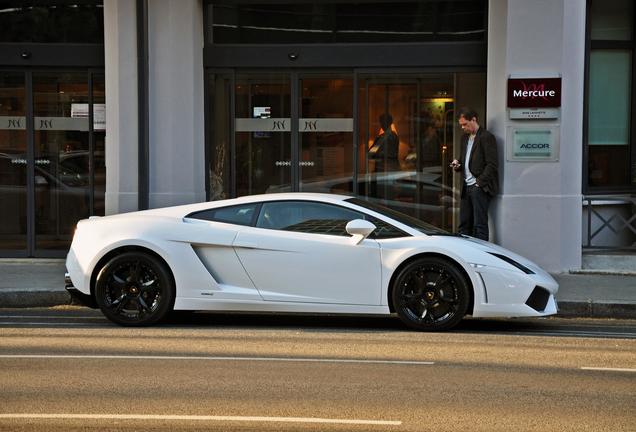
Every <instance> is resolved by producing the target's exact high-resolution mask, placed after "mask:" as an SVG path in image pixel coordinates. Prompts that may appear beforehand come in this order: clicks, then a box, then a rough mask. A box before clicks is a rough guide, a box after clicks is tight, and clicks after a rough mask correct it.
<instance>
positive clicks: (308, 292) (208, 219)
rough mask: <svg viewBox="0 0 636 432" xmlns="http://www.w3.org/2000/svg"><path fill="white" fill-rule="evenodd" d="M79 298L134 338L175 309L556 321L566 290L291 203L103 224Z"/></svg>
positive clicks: (525, 268) (435, 234) (74, 287)
mask: <svg viewBox="0 0 636 432" xmlns="http://www.w3.org/2000/svg"><path fill="white" fill-rule="evenodd" d="M66 267H67V270H68V273H67V277H66V285H67V289H68V290H69V292H71V294H72V295H74V296H76V297H79V298H80V299H83V300H84V302H85V303H86V304H92V305H93V306H98V307H99V308H101V310H102V311H103V313H104V315H106V317H108V318H109V319H110V320H112V321H114V322H116V323H119V324H123V325H133V326H140V325H149V324H153V323H155V322H157V321H159V320H161V319H162V318H164V317H165V316H166V315H167V314H168V313H169V312H170V311H172V310H206V311H267V312H305V313H346V314H357V313H359V314H391V313H397V315H398V316H399V317H400V319H401V320H402V321H403V322H404V323H405V324H407V325H408V326H410V327H412V328H415V329H418V330H443V329H448V328H451V327H453V326H454V325H456V324H457V323H458V322H459V321H460V320H461V319H462V317H463V316H464V315H466V314H470V315H472V316H474V317H513V316H515V317H539V316H546V315H552V314H555V313H556V312H557V305H556V301H555V298H554V295H555V293H556V292H557V289H558V284H557V283H556V282H555V281H554V279H553V278H552V277H551V276H550V275H549V274H548V273H546V272H545V271H543V270H542V269H541V268H539V267H538V266H537V265H535V264H533V263H532V262H530V261H528V260H527V259H525V258H523V257H520V256H519V255H516V254H514V253H512V252H510V251H508V250H506V249H503V248H501V247H498V246H496V245H494V244H491V243H488V242H485V241H481V240H477V239H474V238H471V237H466V236H459V235H453V234H449V233H447V232H445V231H442V230H440V229H438V228H436V227H434V226H432V225H429V224H426V223H424V222H422V221H420V220H418V219H414V218H411V217H409V216H406V215H403V214H401V213H398V212H395V211H393V210H389V209H387V208H384V207H381V206H378V205H376V204H372V203H370V202H368V201H365V200H363V199H360V198H352V197H347V196H343V195H331V194H312V193H281V194H267V195H259V196H248V197H242V198H236V199H229V200H223V201H214V202H205V203H199V204H191V205H184V206H178V207H169V208H162V209H155V210H147V211H139V212H134V213H127V214H120V215H115V216H107V217H93V218H91V219H88V220H82V221H80V222H79V223H78V225H77V229H76V231H75V236H74V238H73V244H72V245H71V250H70V252H69V254H68V257H67V259H66Z"/></svg>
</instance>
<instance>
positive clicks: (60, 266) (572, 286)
mask: <svg viewBox="0 0 636 432" xmlns="http://www.w3.org/2000/svg"><path fill="white" fill-rule="evenodd" d="M64 272H65V268H64V260H62V259H0V275H1V276H0V307H38V306H56V305H62V304H70V302H71V299H70V296H69V295H68V293H67V292H66V291H65V290H64ZM553 276H554V277H555V279H556V280H557V281H558V282H559V286H560V287H559V292H558V293H557V303H558V305H559V315H560V316H569V317H596V318H629V319H636V272H635V273H634V274H622V275H612V274H594V273H577V274H570V273H562V274H555V275H553Z"/></svg>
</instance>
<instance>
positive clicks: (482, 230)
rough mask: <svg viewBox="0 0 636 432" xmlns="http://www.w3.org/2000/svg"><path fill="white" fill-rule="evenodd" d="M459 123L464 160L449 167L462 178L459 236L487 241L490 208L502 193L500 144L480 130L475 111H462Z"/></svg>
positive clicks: (489, 134)
mask: <svg viewBox="0 0 636 432" xmlns="http://www.w3.org/2000/svg"><path fill="white" fill-rule="evenodd" d="M457 120H458V122H459V126H460V127H461V128H462V130H463V131H464V135H463V136H462V139H461V149H462V152H461V159H460V160H457V159H455V160H453V162H451V164H450V166H451V168H453V170H455V171H457V172H461V173H462V177H463V181H462V193H461V203H460V207H459V233H460V234H466V235H469V236H473V237H477V238H479V239H482V240H486V241H487V240H488V205H489V204H490V200H491V199H492V197H493V196H495V195H497V191H498V190H499V175H498V172H497V142H496V141H495V137H494V136H493V135H492V134H491V133H490V132H488V131H487V130H485V129H484V128H480V127H479V123H478V120H477V113H476V112H475V110H473V109H471V108H461V109H460V110H459V112H458V115H457Z"/></svg>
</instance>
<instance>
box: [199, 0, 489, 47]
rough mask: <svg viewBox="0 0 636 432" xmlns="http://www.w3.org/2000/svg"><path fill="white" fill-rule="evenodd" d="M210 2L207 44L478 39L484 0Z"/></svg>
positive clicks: (482, 31) (482, 33)
mask: <svg viewBox="0 0 636 432" xmlns="http://www.w3.org/2000/svg"><path fill="white" fill-rule="evenodd" d="M237 3H238V4H218V3H217V4H212V5H209V6H208V7H209V8H211V11H210V13H209V14H208V16H209V17H210V18H211V20H210V22H208V23H207V25H208V26H209V30H208V34H209V35H210V38H211V40H210V41H209V42H211V43H213V44H227V43H230V44H241V43H244V44H285V43H296V44H298V43H305V44H312V43H319V44H325V43H387V42H393V43H399V42H408V43H411V42H430V41H474V40H484V38H485V35H486V29H485V27H486V26H485V23H486V20H485V13H486V1H485V0H454V1H410V2H388V1H384V2H373V1H367V2H341V1H333V0H331V1H321V2H316V1H311V2H309V1H294V2H289V1H287V2H280V3H273V4H272V3H271V2H249V1H246V2H237Z"/></svg>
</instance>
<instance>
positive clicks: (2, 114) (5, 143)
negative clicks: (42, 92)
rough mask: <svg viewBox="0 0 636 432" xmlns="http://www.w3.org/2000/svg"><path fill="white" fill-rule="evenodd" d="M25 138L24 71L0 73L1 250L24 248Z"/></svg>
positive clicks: (25, 196) (25, 209)
mask: <svg viewBox="0 0 636 432" xmlns="http://www.w3.org/2000/svg"><path fill="white" fill-rule="evenodd" d="M26 137H27V135H26V95H25V82H24V74H23V73H11V72H0V250H25V249H26V247H27V159H26V153H27V139H26Z"/></svg>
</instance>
